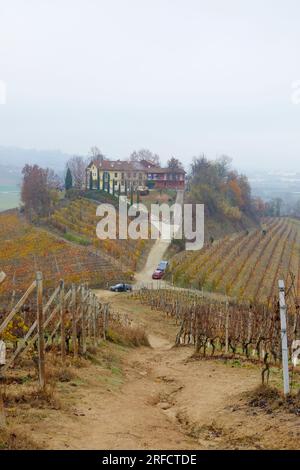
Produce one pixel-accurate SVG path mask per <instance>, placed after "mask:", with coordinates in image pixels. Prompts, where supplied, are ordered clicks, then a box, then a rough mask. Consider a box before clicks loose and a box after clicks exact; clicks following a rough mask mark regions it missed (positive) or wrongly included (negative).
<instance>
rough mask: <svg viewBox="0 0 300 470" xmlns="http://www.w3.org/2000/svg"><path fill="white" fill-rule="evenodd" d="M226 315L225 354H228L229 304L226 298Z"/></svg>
mask: <svg viewBox="0 0 300 470" xmlns="http://www.w3.org/2000/svg"><path fill="white" fill-rule="evenodd" d="M225 311H226V316H225V354H228V351H229V305H228V300H227V299H226V307H225Z"/></svg>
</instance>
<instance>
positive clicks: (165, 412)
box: [22, 291, 300, 449]
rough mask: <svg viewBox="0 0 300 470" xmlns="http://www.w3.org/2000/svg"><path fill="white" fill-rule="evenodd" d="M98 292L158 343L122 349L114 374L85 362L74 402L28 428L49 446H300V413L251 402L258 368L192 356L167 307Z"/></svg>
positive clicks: (69, 395) (70, 397) (67, 393)
mask: <svg viewBox="0 0 300 470" xmlns="http://www.w3.org/2000/svg"><path fill="white" fill-rule="evenodd" d="M98 295H99V296H101V298H103V297H105V298H106V299H108V298H109V300H110V302H111V303H112V305H113V307H114V309H115V310H117V311H119V312H120V313H123V314H124V315H129V317H130V318H131V319H132V320H133V321H134V323H135V324H139V325H141V326H142V327H144V328H145V329H146V330H147V331H148V333H149V338H150V342H151V346H152V348H145V347H143V348H137V349H133V350H130V351H128V350H126V351H123V352H122V353H121V357H122V359H121V362H122V365H121V369H122V373H121V372H119V371H118V370H117V371H116V373H115V375H113V376H112V377H107V382H104V379H105V378H106V377H105V371H103V370H102V369H101V367H99V366H97V365H94V366H93V365H92V366H91V367H88V368H83V369H80V370H79V373H80V378H79V380H80V386H79V387H77V388H72V387H70V386H69V385H68V384H66V385H65V386H64V388H63V390H64V392H63V396H64V400H65V401H66V403H67V404H68V408H67V409H62V410H55V411H53V413H52V412H51V413H50V414H48V415H47V417H46V419H45V417H43V419H42V420H41V421H38V420H37V422H36V423H35V424H34V425H33V426H32V427H31V429H30V430H29V429H28V432H30V434H31V436H32V437H33V438H34V439H35V440H37V442H39V443H40V444H41V445H42V446H43V447H45V448H49V449H223V448H226V449H233V448H240V449H249V448H251V449H253V448H254V449H255V448H257V449H258V448H259V449H260V448H297V446H298V447H299V442H298V441H299V433H300V427H299V426H300V422H299V418H297V417H296V416H292V415H285V414H282V413H281V414H279V415H276V414H274V415H272V416H269V415H266V414H265V413H263V412H262V413H260V412H256V411H254V410H252V409H249V408H248V407H247V406H246V405H245V403H244V399H243V397H242V394H243V392H245V391H249V390H251V389H253V388H254V387H255V386H256V385H257V384H258V383H259V380H260V371H259V370H258V369H257V368H252V367H247V368H246V367H245V368H244V367H233V366H231V365H224V364H221V363H220V362H214V361H192V362H191V361H188V360H189V358H190V356H191V354H192V349H190V348H188V347H182V348H172V345H173V344H174V341H173V340H174V335H175V333H176V331H177V327H176V326H175V325H174V324H173V323H172V321H171V320H170V319H167V318H165V316H164V315H163V314H162V313H161V312H156V311H152V310H151V309H150V308H148V307H145V306H141V305H139V303H137V302H136V301H134V300H132V299H130V298H129V297H128V295H126V294H113V293H110V292H102V291H99V292H98ZM70 403H71V404H72V406H71V408H70ZM22 429H24V425H23V426H22ZM25 429H26V427H25Z"/></svg>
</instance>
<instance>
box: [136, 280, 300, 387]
mask: <svg viewBox="0 0 300 470" xmlns="http://www.w3.org/2000/svg"><path fill="white" fill-rule="evenodd" d="M132 295H133V297H134V298H135V299H137V300H139V301H140V302H141V303H142V304H146V305H150V306H151V308H152V309H156V310H160V311H163V312H165V313H166V315H167V316H169V317H171V318H173V319H174V320H175V322H176V324H177V325H178V326H179V330H178V334H177V337H176V340H175V343H176V345H180V344H190V345H194V347H195V350H196V354H198V355H201V356H203V357H207V356H210V357H215V358H216V357H220V356H221V357H224V355H226V356H227V357H228V356H231V357H244V358H245V359H247V360H252V361H254V362H257V363H261V364H262V365H263V372H262V379H263V382H264V381H265V380H266V379H267V378H268V375H269V364H275V365H280V361H281V329H280V314H279V306H278V297H277V299H275V300H274V303H273V305H272V307H270V308H268V307H267V306H266V305H263V304H238V303H235V302H226V301H224V302H220V301H219V302H217V301H213V300H208V299H207V298H202V297H201V295H199V293H197V292H191V291H185V290H181V289H179V290H176V289H172V290H170V289H169V290H168V289H161V290H157V289H153V290H151V289H141V290H139V291H136V292H135V293H134V294H132ZM294 301H295V299H294V298H293V297H292V296H291V299H290V302H289V305H288V321H287V337H288V348H289V358H290V359H292V355H293V353H294V345H295V343H293V341H294V340H295V339H296V338H299V337H300V312H299V306H298V305H297V304H296V305H295V303H294ZM265 374H266V377H265Z"/></svg>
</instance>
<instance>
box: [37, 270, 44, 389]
mask: <svg viewBox="0 0 300 470" xmlns="http://www.w3.org/2000/svg"><path fill="white" fill-rule="evenodd" d="M36 288H37V330H38V364H39V383H40V387H41V388H42V389H45V386H46V380H45V339H44V312H43V275H42V273H41V272H37V273H36Z"/></svg>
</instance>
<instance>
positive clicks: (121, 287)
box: [110, 283, 132, 292]
mask: <svg viewBox="0 0 300 470" xmlns="http://www.w3.org/2000/svg"><path fill="white" fill-rule="evenodd" d="M110 290H111V291H112V292H131V291H132V286H131V285H130V284H122V283H121V284H116V285H115V286H111V287H110Z"/></svg>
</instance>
